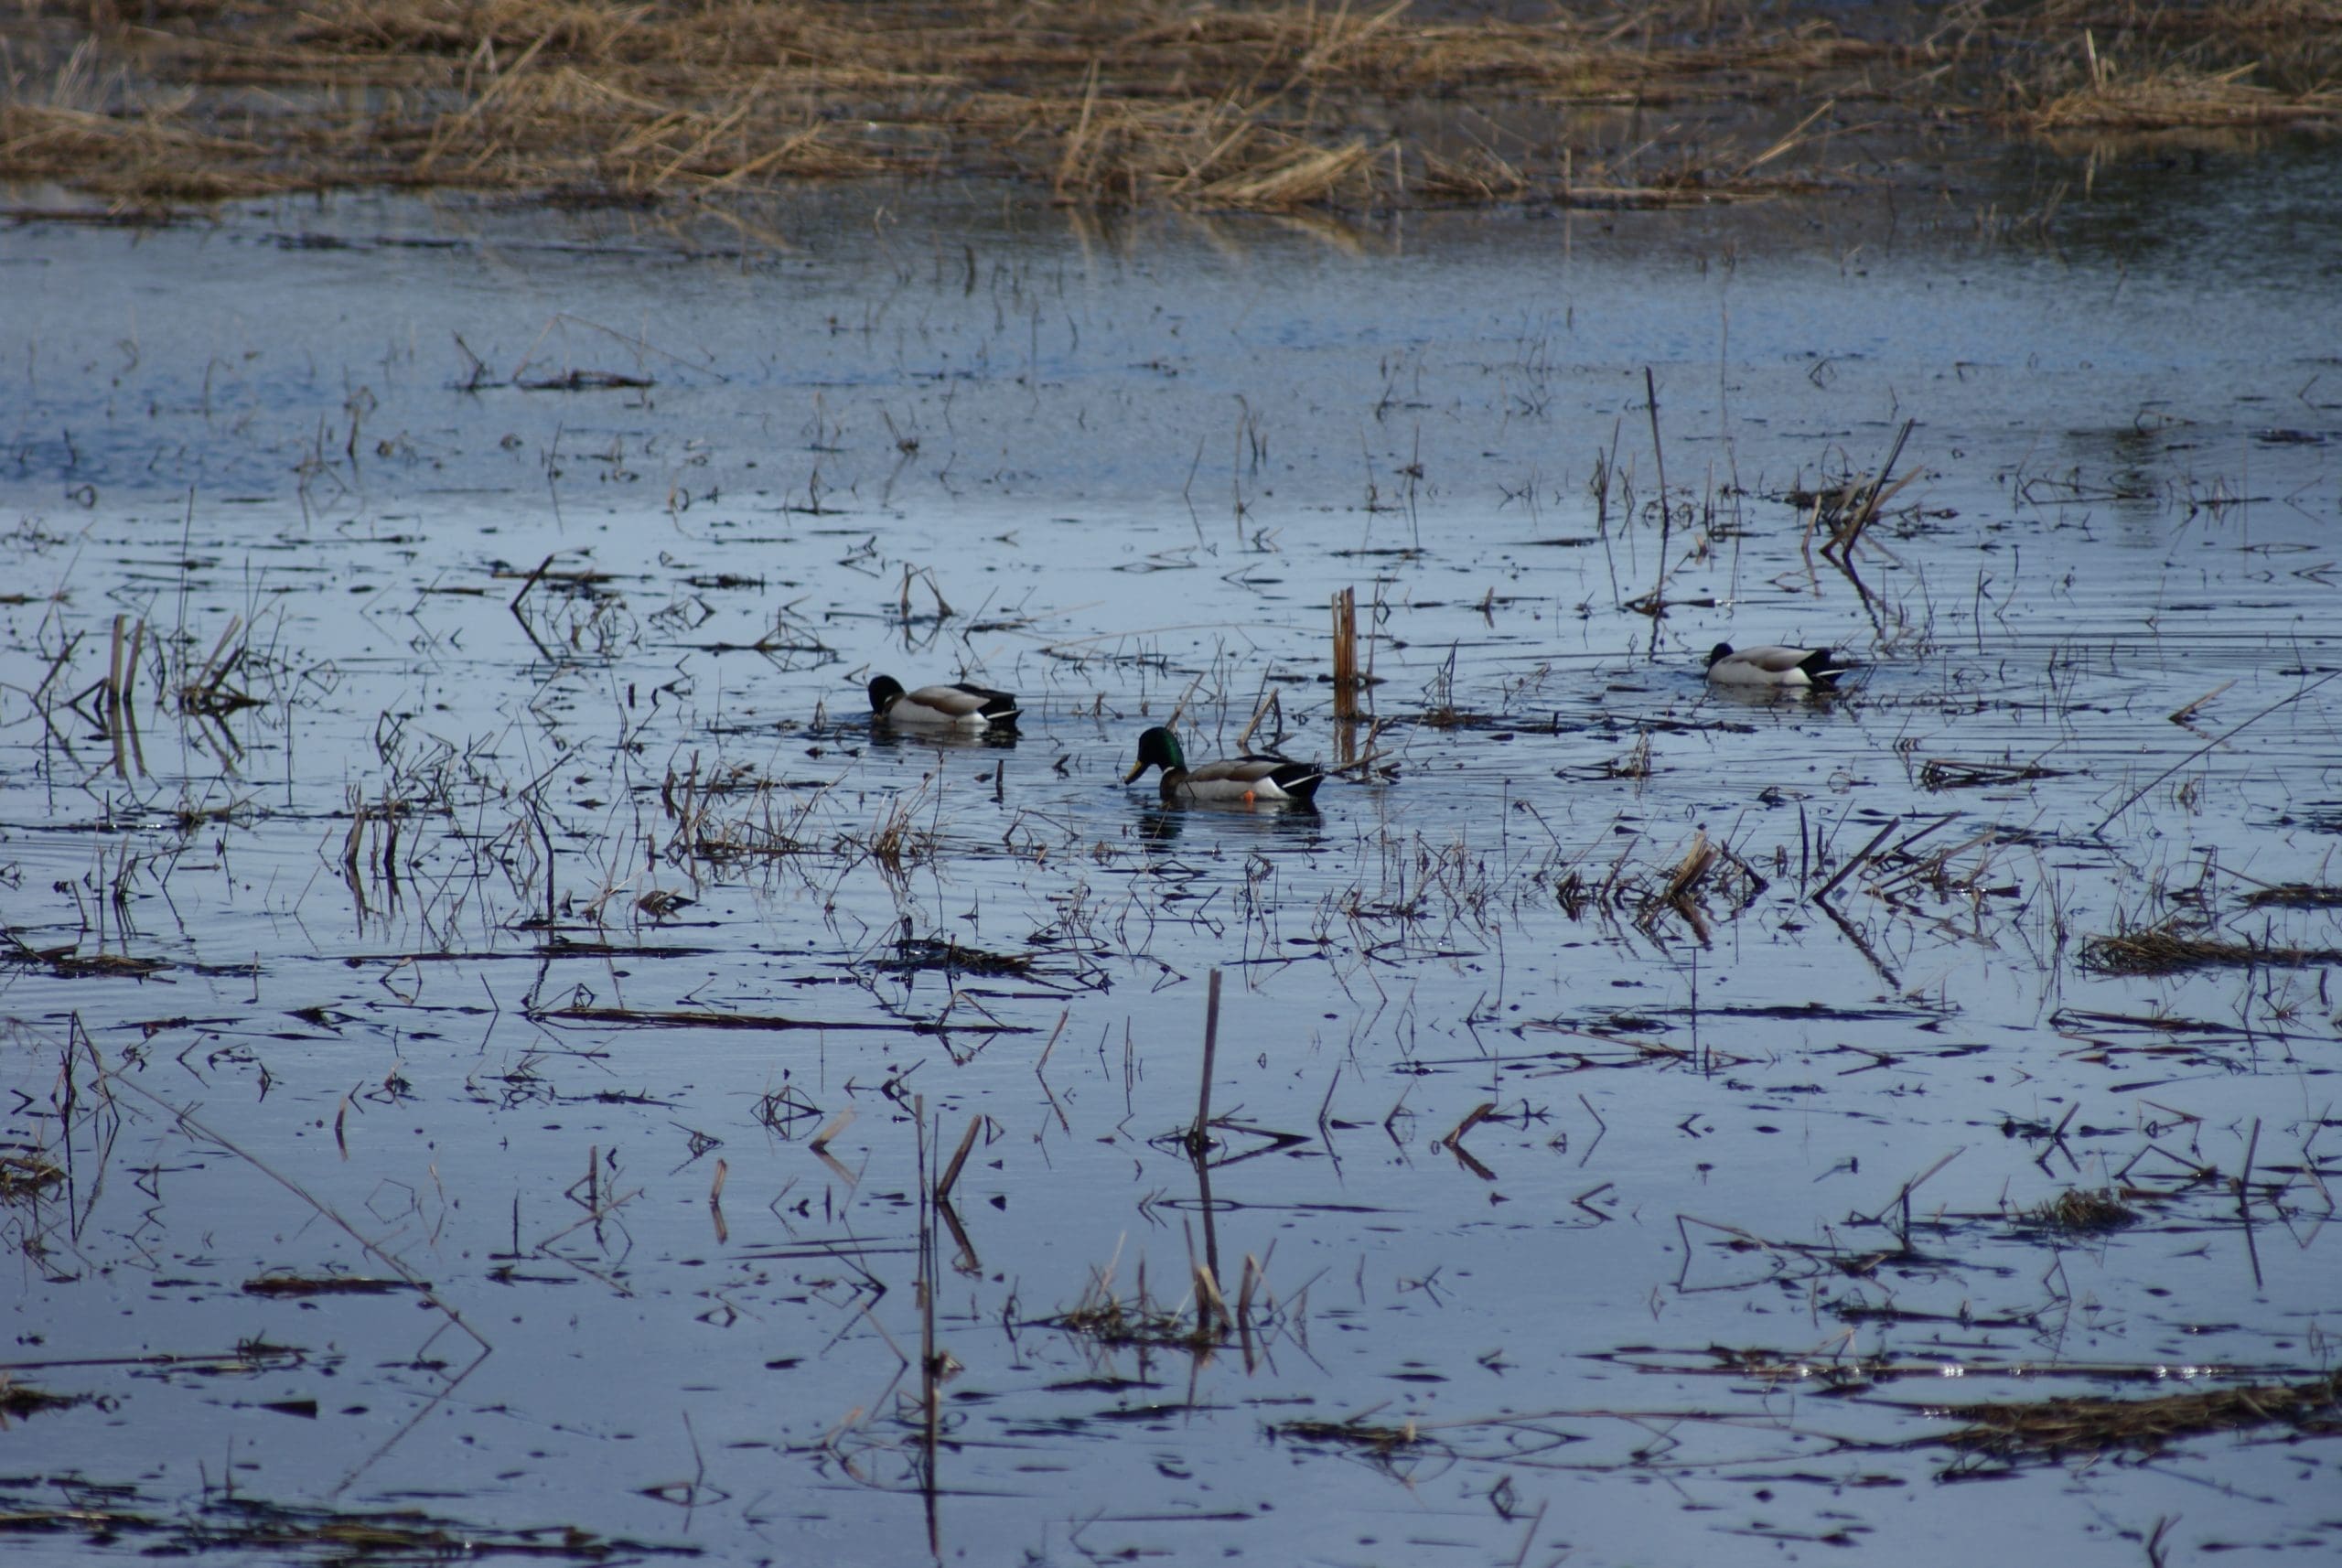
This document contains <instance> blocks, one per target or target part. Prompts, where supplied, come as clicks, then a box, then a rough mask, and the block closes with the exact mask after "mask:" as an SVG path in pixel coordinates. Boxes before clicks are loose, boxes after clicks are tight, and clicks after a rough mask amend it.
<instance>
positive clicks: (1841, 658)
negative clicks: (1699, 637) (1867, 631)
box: [1708, 642, 1855, 692]
mask: <svg viewBox="0 0 2342 1568" xmlns="http://www.w3.org/2000/svg"><path fill="white" fill-rule="evenodd" d="M1853 668H1855V665H1854V661H1853V660H1851V659H1848V658H1847V657H1846V656H1845V655H1844V654H1842V653H1840V652H1838V651H1837V650H1835V649H1830V648H1743V649H1740V650H1737V651H1735V650H1734V648H1733V646H1732V644H1730V643H1729V642H1719V643H1717V644H1716V646H1715V650H1714V651H1713V652H1712V653H1710V654H1709V655H1708V679H1709V680H1710V681H1712V682H1714V683H1715V684H1717V685H1719V686H1811V687H1814V688H1815V689H1817V690H1819V691H1824V692H1827V691H1829V690H1831V689H1832V688H1833V687H1835V686H1836V685H1837V684H1838V677H1839V676H1841V675H1843V674H1844V673H1846V672H1847V671H1850V670H1852V669H1853Z"/></svg>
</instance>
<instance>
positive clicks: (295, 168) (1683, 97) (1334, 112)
mask: <svg viewBox="0 0 2342 1568" xmlns="http://www.w3.org/2000/svg"><path fill="white" fill-rule="evenodd" d="M1490 9H1491V10H1494V9H1499V8H1497V7H1490ZM1504 9H1505V10H1506V11H1507V13H1508V14H1507V15H1504V16H1483V15H1479V14H1477V13H1478V8H1477V7H1475V6H1473V5H1461V4H1458V5H1418V6H1413V7H1411V6H1410V5H1406V4H1404V3H1403V0H1402V3H1398V4H1372V3H1370V4H1366V5H1324V4H1311V3H1306V0H1275V3H1266V4H1245V3H1240V0H1127V3H1123V0H1117V3H1112V4H1109V3H1108V0H1032V3H1030V4H1026V5H1016V6H1013V7H1012V6H998V5H974V4H964V5H939V4H919V3H916V0H868V3H859V4H857V3H851V0H696V3H690V0H686V3H681V4H676V5H661V6H657V7H651V6H639V5H625V4H620V3H618V0H318V3H317V4H315V5H303V6H292V5H266V4H261V3H260V0H161V3H159V4H156V5H146V6H144V7H139V8H135V9H119V10H118V9H116V8H115V7H114V6H113V5H110V4H105V3H100V4H96V5H79V4H76V5H67V4H63V3H61V0H22V3H21V4H19V5H16V6H12V7H10V9H9V11H8V14H7V15H6V16H5V18H0V43H5V45H6V53H5V57H0V59H5V61H6V69H7V75H6V76H5V79H0V178H5V179H10V180H18V181H33V182H53V183H57V184H61V185H65V186H68V187H70V188H75V189H77V190H80V191H81V192H84V193H87V194H90V195H93V196H96V197H99V198H102V199H105V200H107V201H109V202H111V203H113V205H114V206H115V207H116V208H117V209H126V210H141V209H168V208H171V207H174V206H177V205H182V204H199V203H207V202H214V201H219V200H223V199H232V198H248V197H258V196H267V195H273V194H282V193H287V192H300V191H312V190H323V189H334V188H360V187H373V188H401V187H409V188H424V187H429V188H472V189H479V190H488V191H509V192H516V193H517V192H527V193H530V194H532V195H533V196H540V197H545V198H549V199H553V200H554V201H556V202H567V203H573V204H592V205H607V204H639V205H648V204H653V203H659V202H663V201H674V200H679V199H701V200H713V201H724V200H726V199H732V198H735V197H740V196H747V195H753V194H756V193H758V192H760V191H765V190H769V189H771V188H775V187H777V186H779V185H780V184H782V183H784V182H788V181H794V180H807V179H814V180H834V179H845V178H855V177H867V176H893V177H931V176H938V175H942V176H952V177H963V176H969V175H975V176H998V177H1010V178H1015V179H1019V180H1024V181H1026V182H1030V183H1034V184H1042V185H1046V186H1047V188H1048V189H1049V190H1050V191H1051V192H1053V193H1054V195H1055V196H1056V197H1057V198H1058V199H1061V200H1065V201H1069V202H1080V203H1086V204H1096V205H1105V206H1138V205H1144V204H1152V203H1172V204H1178V205H1185V206H1194V207H1209V208H1237V209H1294V208H1301V207H1309V206H1335V207H1341V208H1350V209H1356V208H1361V207H1370V206H1373V207H1387V206H1392V205H1406V204H1445V203H1481V202H1490V201H1507V200H1515V199H1524V198H1538V199H1555V200H1565V201H1579V202H1585V203H1588V204H1595V205H1606V206H1615V205H1665V204H1671V203H1676V202H1683V201H1705V200H1714V199H1725V198H1732V197H1739V196H1746V195H1752V194H1761V193H1764V192H1767V191H1770V190H1777V189H1782V188H1797V187H1799V186H1800V185H1808V184H1810V183H1811V182H1813V181H1815V180H1817V179H1820V180H1842V179H1846V178H1851V177H1857V176H1856V175H1855V174H1854V173H1853V166H1851V165H1849V166H1847V167H1846V168H1832V167H1829V166H1821V165H1818V164H1817V163H1816V162H1815V159H1816V157H1817V156H1819V155H1821V154H1823V153H1825V152H1827V151H1828V150H1829V149H1830V148H1831V147H1832V145H1834V144H1833V143H1832V137H1834V136H1835V135H1837V134H1839V133H1841V132H1842V131H1845V130H1847V129H1849V128H1851V127H1853V126H1854V125H1855V124H1860V125H1861V126H1862V127H1863V128H1864V130H1865V131H1868V130H1870V129H1873V128H1875V126H1877V125H1878V124H1896V123H1900V124H1906V125H1910V126H1918V125H1921V124H1934V125H1940V124H1971V123H1983V124H2013V125H2014V126H2017V127H2019V128H2024V129H2036V130H2039V129H2056V128H2061V127H2069V126H2075V125H2093V126H2102V125H2161V124H2171V123H2174V121H2175V120H2185V121H2187V122H2188V123H2200V124H2215V125H2233V124H2263V123H2267V122H2270V121H2272V120H2279V119H2283V120H2287V121H2301V120H2304V119H2306V120H2331V119H2333V118H2334V117H2335V115H2336V113H2337V102H2336V95H2335V93H2334V92H2333V91H2332V90H2331V88H2330V86H2329V85H2328V84H2329V83H2330V82H2331V81H2333V80H2334V74H2333V70H2332V67H2333V64H2334V61H2335V59H2336V57H2337V55H2342V44H2337V38H2342V22H2337V7H2336V6H2335V5H2331V4H2323V5H2316V4H2306V3H2294V4H2290V5H2285V4H2273V3H2272V4H2263V5H2246V6H2243V7H2240V8H2236V7H2231V8H2229V9H2228V10H2224V11H2220V12H2218V13H2205V12H2194V13H2190V14H2189V15H2188V16H2186V17H2180V18H2175V17H2172V16H2165V15H2164V14H2162V13H2143V14H2139V15H2132V14H2130V13H2117V14H2114V15H2112V16H2110V15H2108V14H2106V13H2103V12H2101V11H2099V10H2091V11H2090V12H2087V13H2085V12H2083V11H2080V10H2079V9H2077V8H2076V7H2074V6H2073V5H2066V4H2050V5H2034V6H2030V7H2021V8H2019V9H2017V10H2015V11H2014V12H2012V13H2007V14H1994V15H1993V16H1991V17H1989V18H1984V17H1979V16H1963V18H1962V19H1961V20H1960V21H1957V22H1954V23H1949V24H1945V25H1942V26H1940V27H1939V30H1938V31H1937V32H1935V33H1934V34H1932V35H1928V36H1918V35H1912V36H1908V37H1899V38H1885V39H1875V38H1857V37H1853V36H1851V34H1850V33H1849V32H1848V31H1846V30H1844V29H1845V28H1846V27H1850V26H1852V25H1853V19H1851V18H1832V17H1822V16H1810V17H1804V16H1799V14H1798V13H1796V12H1795V11H1794V10H1789V11H1770V10H1767V11H1759V10H1756V9H1751V10H1748V11H1746V12H1735V11H1731V10H1729V9H1724V10H1719V8H1717V7H1715V6H1714V5H1699V6H1693V5H1690V4H1688V3H1685V4H1681V5H1660V6H1658V7H1638V8H1634V9H1632V10H1622V9H1618V8H1616V7H1615V5H1609V4H1561V5H1556V6H1555V7H1554V9H1553V12H1552V15H1551V16H1550V17H1548V18H1545V19H1540V20H1531V21H1524V20H1517V19H1513V18H1512V16H1511V15H1510V14H1509V13H1510V11H1511V10H1512V9H1515V8H1504ZM1918 15H1919V16H1920V18H1921V19H1922V20H1923V21H1924V20H1925V18H1926V15H1927V14H1926V13H1920V14H1918ZM2208 15H2217V16H2219V17H2222V18H2241V20H2240V21H2238V22H2236V23H2235V24H2234V25H2230V23H2229V22H2227V21H2222V22H2220V23H2218V24H2217V25H2215V24H2214V23H2212V22H2209V21H2206V20H2204V18H2205V17H2206V16H2208ZM1980 81H1981V82H1982V83H1983V84H1984V85H1985V86H1987V87H1990V86H1992V85H1994V84H1995V83H1997V85H1998V86H1999V88H2000V92H1999V97H2000V99H2001V101H2002V102H2004V103H2005V105H2006V106H2007V107H2006V110H2005V111H2004V112H2001V113H1984V114H1981V115H1980V114H1979V113H1977V111H1976V110H1975V108H1974V105H1975V104H1976V103H1977V102H1979V101H1980V100H1989V99H1990V97H1991V96H1992V95H1991V94H1990V93H1989V92H1980V91H1979V83H1980ZM1845 104H1859V105H1861V109H1860V113H1853V112H1852V111H1851V110H1849V109H1846V108H1843V107H1841V105H1845ZM1861 177H1869V176H1861Z"/></svg>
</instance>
